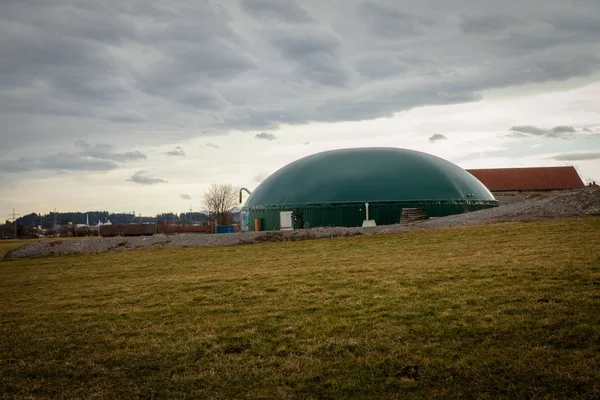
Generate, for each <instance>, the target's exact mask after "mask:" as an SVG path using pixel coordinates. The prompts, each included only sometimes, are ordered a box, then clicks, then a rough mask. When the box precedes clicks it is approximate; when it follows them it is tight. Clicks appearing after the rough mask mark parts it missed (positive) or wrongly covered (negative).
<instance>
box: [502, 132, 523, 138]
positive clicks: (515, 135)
mask: <svg viewBox="0 0 600 400" xmlns="http://www.w3.org/2000/svg"><path fill="white" fill-rule="evenodd" d="M506 137H509V138H526V137H527V135H526V134H524V133H521V132H510V133H508V134H507V135H506Z"/></svg>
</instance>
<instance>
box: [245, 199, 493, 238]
mask: <svg viewBox="0 0 600 400" xmlns="http://www.w3.org/2000/svg"><path fill="white" fill-rule="evenodd" d="M496 206H498V201H495V200H430V201H427V200H417V201H400V202H373V203H369V219H370V220H375V222H376V223H377V225H391V224H397V223H399V222H400V215H401V214H402V209H403V208H423V209H425V210H426V213H427V216H428V217H443V216H446V215H451V214H460V213H464V212H469V211H477V210H482V209H485V208H491V207H496ZM244 209H245V210H248V217H249V218H248V228H249V230H251V231H253V230H255V219H258V220H259V222H260V225H259V226H260V230H261V231H277V230H279V229H280V228H281V227H280V220H279V216H280V212H282V211H292V210H296V212H297V213H301V214H302V223H303V226H302V227H303V228H314V227H325V226H346V227H352V226H361V225H362V223H363V221H364V220H365V219H366V210H365V204H364V203H336V204H285V205H273V206H250V207H245V208H244ZM299 224H300V221H299V222H298V223H296V226H295V227H294V228H296V229H297V228H300V226H299Z"/></svg>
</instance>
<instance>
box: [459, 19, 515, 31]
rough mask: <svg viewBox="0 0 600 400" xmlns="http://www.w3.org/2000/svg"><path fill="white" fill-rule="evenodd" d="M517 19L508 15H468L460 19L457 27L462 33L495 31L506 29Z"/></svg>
mask: <svg viewBox="0 0 600 400" xmlns="http://www.w3.org/2000/svg"><path fill="white" fill-rule="evenodd" d="M517 21H518V19H517V18H515V17H512V16H508V15H498V14H496V15H478V16H468V17H465V18H464V19H463V20H462V22H461V23H460V25H459V27H460V30H461V31H463V32H464V33H472V34H485V33H495V32H498V31H503V30H505V29H507V28H508V27H510V26H511V25H513V24H515V23H517Z"/></svg>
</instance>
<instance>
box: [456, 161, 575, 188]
mask: <svg viewBox="0 0 600 400" xmlns="http://www.w3.org/2000/svg"><path fill="white" fill-rule="evenodd" d="M467 172H469V173H471V174H472V175H473V176H474V177H475V178H477V179H479V181H481V183H483V184H484V185H485V186H486V187H487V188H488V189H489V190H490V191H492V192H517V191H542V190H570V189H581V188H583V187H585V185H584V183H583V181H582V180H581V178H580V177H579V174H578V173H577V170H576V169H575V168H574V167H536V168H495V169H468V170H467Z"/></svg>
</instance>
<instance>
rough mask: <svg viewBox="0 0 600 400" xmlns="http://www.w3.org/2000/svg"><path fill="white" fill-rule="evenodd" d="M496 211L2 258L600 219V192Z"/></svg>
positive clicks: (526, 200) (29, 248) (46, 247)
mask: <svg viewBox="0 0 600 400" xmlns="http://www.w3.org/2000/svg"><path fill="white" fill-rule="evenodd" d="M498 200H499V201H500V207H496V208H491V209H487V210H481V211H476V212H471V213H466V214H458V215H451V216H448V217H443V218H432V219H429V220H427V221H424V222H417V223H414V224H410V225H399V224H398V225H387V226H377V227H372V228H312V229H303V230H300V231H281V232H240V233H232V234H223V235H209V234H174V235H154V236H142V237H116V238H84V239H66V240H63V239H56V240H51V241H43V242H36V243H30V244H28V245H25V246H23V247H21V248H18V249H16V250H15V251H13V252H12V253H10V254H9V255H8V257H10V258H21V257H34V256H35V257H38V256H49V255H59V254H77V253H101V252H105V251H125V250H134V249H142V248H146V249H148V248H180V247H200V246H233V245H240V244H253V243H264V242H282V241H296V240H307V239H318V238H329V237H347V236H357V235H372V234H376V233H391V232H400V231H407V230H412V229H432V228H439V227H448V226H459V225H472V224H481V223H490V222H494V221H498V220H507V219H508V220H510V219H519V218H529V219H531V218H533V219H535V218H545V217H567V216H572V215H586V214H598V215H600V189H584V190H581V191H574V192H567V193H553V194H542V195H532V196H526V195H515V196H498Z"/></svg>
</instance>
